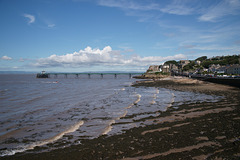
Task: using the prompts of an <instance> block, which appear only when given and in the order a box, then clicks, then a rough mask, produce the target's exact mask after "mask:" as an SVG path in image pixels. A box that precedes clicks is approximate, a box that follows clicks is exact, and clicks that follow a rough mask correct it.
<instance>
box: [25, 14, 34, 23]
mask: <svg viewBox="0 0 240 160" xmlns="http://www.w3.org/2000/svg"><path fill="white" fill-rule="evenodd" d="M23 16H24V17H26V18H28V24H31V23H34V22H35V16H33V15H31V14H24V15H23Z"/></svg>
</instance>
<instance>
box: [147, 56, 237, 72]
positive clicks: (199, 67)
mask: <svg viewBox="0 0 240 160" xmlns="http://www.w3.org/2000/svg"><path fill="white" fill-rule="evenodd" d="M146 74H156V75H157V74H162V75H173V74H174V75H192V74H201V75H215V76H239V75H240V56H239V55H232V56H217V57H212V58H207V56H202V57H199V58H197V59H195V60H180V61H175V60H171V61H167V62H165V63H164V64H163V65H151V66H149V68H148V70H147V72H146Z"/></svg>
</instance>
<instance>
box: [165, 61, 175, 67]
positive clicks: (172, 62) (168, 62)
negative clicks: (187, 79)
mask: <svg viewBox="0 0 240 160" xmlns="http://www.w3.org/2000/svg"><path fill="white" fill-rule="evenodd" d="M164 64H175V65H176V66H178V62H177V61H175V60H171V61H167V62H165V63H164Z"/></svg>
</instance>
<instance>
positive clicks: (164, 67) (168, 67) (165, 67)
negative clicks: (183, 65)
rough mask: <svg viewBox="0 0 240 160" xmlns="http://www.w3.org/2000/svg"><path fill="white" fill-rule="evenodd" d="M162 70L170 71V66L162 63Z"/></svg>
mask: <svg viewBox="0 0 240 160" xmlns="http://www.w3.org/2000/svg"><path fill="white" fill-rule="evenodd" d="M161 69H162V72H164V73H169V72H170V66H169V65H168V64H164V65H162V68H161Z"/></svg>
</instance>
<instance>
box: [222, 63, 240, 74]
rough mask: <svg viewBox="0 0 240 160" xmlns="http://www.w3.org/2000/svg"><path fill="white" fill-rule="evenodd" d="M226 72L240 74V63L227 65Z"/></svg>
mask: <svg viewBox="0 0 240 160" xmlns="http://www.w3.org/2000/svg"><path fill="white" fill-rule="evenodd" d="M225 73H226V74H240V65H239V64H234V65H231V66H228V67H226V70H225Z"/></svg>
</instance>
